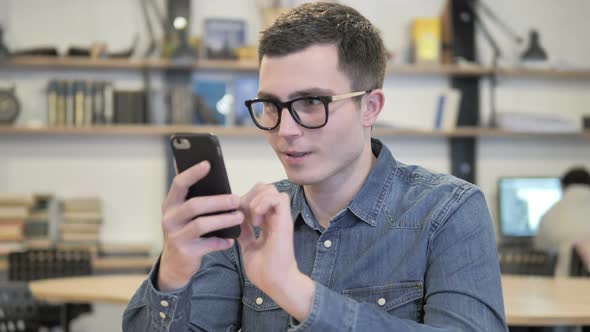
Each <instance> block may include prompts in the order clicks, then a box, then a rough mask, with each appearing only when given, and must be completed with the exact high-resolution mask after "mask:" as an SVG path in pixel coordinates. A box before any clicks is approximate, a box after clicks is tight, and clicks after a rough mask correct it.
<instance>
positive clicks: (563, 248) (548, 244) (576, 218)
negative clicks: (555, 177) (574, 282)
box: [535, 167, 590, 276]
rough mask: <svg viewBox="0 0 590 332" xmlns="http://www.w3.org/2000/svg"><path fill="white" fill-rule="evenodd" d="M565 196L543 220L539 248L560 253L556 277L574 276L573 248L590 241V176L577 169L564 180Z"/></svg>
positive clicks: (538, 239)
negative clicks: (589, 217) (582, 242)
mask: <svg viewBox="0 0 590 332" xmlns="http://www.w3.org/2000/svg"><path fill="white" fill-rule="evenodd" d="M561 187H562V188H563V196H562V197H561V199H560V200H559V202H557V203H556V204H555V205H553V206H552V207H551V208H550V209H549V211H547V213H545V215H544V216H543V218H542V219H541V223H540V224H539V232H538V233H537V236H536V237H535V247H536V248H537V249H540V250H546V251H553V252H556V253H557V265H556V267H555V275H556V276H568V275H570V263H571V259H572V249H573V247H574V244H575V243H576V242H577V241H579V240H587V239H590V220H588V216H589V215H590V205H589V204H588V203H590V173H588V171H587V170H586V169H585V168H582V167H580V168H573V169H570V170H568V171H567V173H565V174H564V175H563V177H562V178H561Z"/></svg>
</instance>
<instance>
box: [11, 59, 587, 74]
mask: <svg viewBox="0 0 590 332" xmlns="http://www.w3.org/2000/svg"><path fill="white" fill-rule="evenodd" d="M0 68H49V69H119V70H142V69H157V70H216V71H238V72H251V73H256V72H257V71H258V61H257V60H209V59H199V60H197V61H194V62H188V63H187V62H174V61H171V60H168V59H151V60H142V59H89V58H82V57H80V58H76V57H43V56H38V57H37V56H20V57H15V58H12V59H9V60H5V61H0ZM492 72H493V71H492V70H491V69H490V68H486V67H481V66H477V65H436V64H433V65H396V64H390V65H388V67H387V73H388V74H393V75H418V76H424V75H454V76H473V77H479V76H486V75H490V74H492ZM496 73H497V74H498V75H501V76H513V77H529V78H567V79H590V69H584V70H558V69H534V68H500V69H498V70H496Z"/></svg>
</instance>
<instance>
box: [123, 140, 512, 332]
mask: <svg viewBox="0 0 590 332" xmlns="http://www.w3.org/2000/svg"><path fill="white" fill-rule="evenodd" d="M372 148H373V153H374V154H375V155H376V156H378V158H377V162H376V164H375V165H374V167H373V169H372V170H371V172H370V174H369V176H368V178H367V180H366V182H365V184H364V185H363V186H362V188H361V190H360V191H359V192H358V193H357V195H356V196H355V197H354V199H353V200H352V201H351V202H350V204H349V205H348V207H347V208H345V209H344V210H342V211H341V212H340V213H339V214H338V215H337V216H335V217H334V218H333V219H332V220H331V221H330V224H329V226H328V227H327V228H326V229H323V227H321V226H320V225H319V223H318V222H317V220H316V219H315V218H314V215H313V213H312V211H311V209H310V208H309V206H308V205H307V203H306V201H305V195H304V193H303V188H302V187H301V186H298V185H295V184H292V183H290V182H288V181H281V182H278V183H276V186H277V188H278V189H279V190H280V191H284V192H287V193H289V195H290V196H291V211H292V217H293V221H294V246H295V255H296V259H297V263H298V265H299V269H300V270H301V271H302V272H303V273H305V274H306V275H308V276H310V277H311V278H312V279H313V280H314V281H315V291H314V295H313V300H312V301H313V302H312V307H311V311H310V313H309V315H308V316H307V318H306V319H305V320H304V321H302V322H297V321H295V319H293V318H291V317H290V316H289V314H288V313H287V312H285V311H284V310H282V309H281V308H280V307H279V306H278V305H277V304H276V303H275V301H273V299H271V298H270V297H269V296H267V295H266V294H264V293H263V292H262V291H261V290H260V289H258V288H257V287H256V286H255V285H254V284H253V283H252V282H251V281H250V280H249V279H248V277H247V276H246V274H245V273H244V266H243V261H242V258H241V253H240V248H239V245H238V244H236V245H235V246H234V247H233V248H230V249H228V250H226V251H222V252H215V253H212V254H209V255H208V256H205V257H204V258H203V260H202V265H201V269H200V270H199V272H198V273H197V274H196V275H194V277H193V278H192V280H191V281H190V282H189V283H188V284H187V285H186V286H185V287H184V288H182V289H179V290H176V291H173V292H161V291H158V290H157V289H156V287H154V285H155V284H156V283H155V279H156V278H157V274H158V273H157V272H158V266H159V262H156V264H155V266H154V268H153V269H152V271H151V272H150V275H149V277H148V279H146V280H145V281H144V282H143V284H142V285H141V286H140V288H139V289H138V290H137V292H136V293H135V295H134V296H133V298H132V299H131V301H130V302H129V304H128V306H127V308H126V310H125V313H124V314H123V330H124V331H237V330H239V329H240V328H241V329H242V330H243V331H246V332H247V331H287V330H289V331H324V332H325V331H373V332H376V331H506V330H507V327H506V323H505V319H504V307H503V300H502V288H501V279H500V269H499V266H498V256H497V249H496V243H495V239H494V232H493V227H492V223H491V220H490V216H489V213H488V209H487V206H486V202H485V199H484V197H483V194H482V193H481V191H480V190H479V189H478V188H477V187H476V186H474V185H472V184H470V183H467V182H465V181H462V180H459V179H457V178H455V177H452V176H449V175H442V174H433V173H431V172H429V171H427V170H425V169H424V168H421V167H418V166H408V165H405V164H403V163H401V162H398V161H396V160H395V159H394V158H393V156H392V154H391V152H390V151H389V150H388V149H387V147H385V146H383V144H382V143H381V142H379V141H378V140H375V139H373V141H372ZM236 243H237V242H236ZM261 273H272V266H269V267H268V270H267V271H264V272H262V271H261Z"/></svg>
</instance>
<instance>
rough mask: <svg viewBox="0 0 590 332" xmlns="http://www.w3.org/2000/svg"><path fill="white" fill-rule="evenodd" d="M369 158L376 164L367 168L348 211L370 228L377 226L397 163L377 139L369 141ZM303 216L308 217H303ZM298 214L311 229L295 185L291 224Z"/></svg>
mask: <svg viewBox="0 0 590 332" xmlns="http://www.w3.org/2000/svg"><path fill="white" fill-rule="evenodd" d="M371 149H372V151H373V155H375V156H377V162H376V163H375V165H374V166H373V168H372V169H371V172H370V173H369V176H368V177H367V179H366V181H365V183H364V184H363V186H362V187H361V190H360V191H359V192H358V193H357V194H356V195H355V196H354V198H353V199H352V202H351V203H350V204H349V205H348V209H349V210H350V211H351V212H352V213H353V214H354V215H355V216H357V217H358V218H359V219H360V220H362V221H364V222H366V223H367V224H369V225H371V226H375V225H377V216H378V215H379V212H380V211H381V209H382V207H383V204H384V201H385V196H386V195H387V193H388V192H389V189H390V187H391V184H392V182H393V177H394V174H395V169H396V168H397V162H396V161H395V159H394V158H393V155H392V154H391V151H389V149H388V148H387V147H386V146H385V145H383V143H382V142H381V141H379V140H378V139H375V138H372V139H371ZM306 214H308V215H307V216H306ZM300 215H301V217H302V219H303V221H304V222H305V223H306V224H307V225H308V226H309V227H311V228H315V226H316V225H315V224H314V220H315V219H314V218H313V216H312V215H311V209H310V208H309V207H308V206H307V203H306V202H305V195H304V193H303V187H302V186H296V189H295V192H294V193H293V198H292V201H291V217H292V218H293V221H294V222H295V221H296V220H297V218H298V217H299V216H300Z"/></svg>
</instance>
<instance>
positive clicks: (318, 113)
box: [244, 90, 372, 130]
mask: <svg viewBox="0 0 590 332" xmlns="http://www.w3.org/2000/svg"><path fill="white" fill-rule="evenodd" d="M371 91H372V90H366V91H358V92H351V93H346V94H342V95H336V96H307V97H299V98H295V99H292V100H289V101H286V102H284V103H283V102H280V101H278V100H275V99H265V98H262V99H258V98H257V99H250V100H246V101H245V102H244V104H246V107H247V108H248V111H249V112H250V116H251V117H252V120H253V121H254V124H256V126H257V127H258V128H260V129H262V130H273V129H275V128H276V127H278V126H279V124H280V123H281V114H282V110H283V108H287V110H289V114H291V117H292V118H293V119H294V120H295V122H297V123H298V124H299V125H301V126H302V127H304V128H308V129H317V128H321V127H323V126H325V125H326V123H328V104H330V103H331V102H333V101H337V100H342V99H347V98H353V97H358V96H362V95H365V94H367V93H369V92H371Z"/></svg>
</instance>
